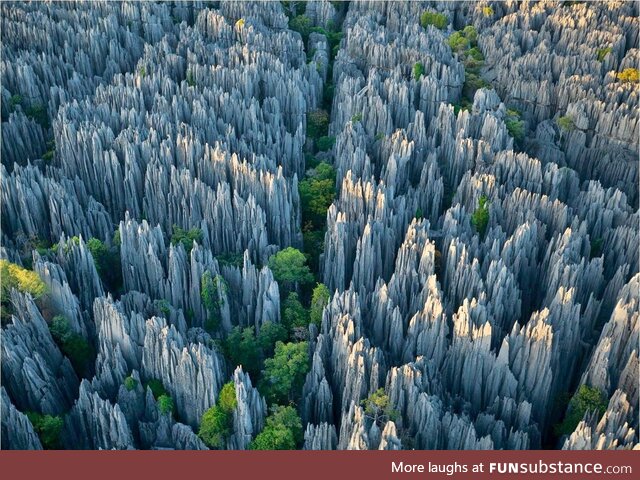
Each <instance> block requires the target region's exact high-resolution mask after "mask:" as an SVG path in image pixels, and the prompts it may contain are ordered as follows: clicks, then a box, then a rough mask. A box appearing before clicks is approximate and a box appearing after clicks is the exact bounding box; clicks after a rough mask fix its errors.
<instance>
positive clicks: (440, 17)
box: [420, 11, 449, 30]
mask: <svg viewBox="0 0 640 480" xmlns="http://www.w3.org/2000/svg"><path fill="white" fill-rule="evenodd" d="M448 24H449V19H448V18H447V16H446V15H444V14H442V13H437V12H429V11H426V12H423V13H422V15H420V26H421V27H422V28H427V26H429V25H433V26H434V27H436V28H439V29H440V30H444V29H445V28H447V25H448Z"/></svg>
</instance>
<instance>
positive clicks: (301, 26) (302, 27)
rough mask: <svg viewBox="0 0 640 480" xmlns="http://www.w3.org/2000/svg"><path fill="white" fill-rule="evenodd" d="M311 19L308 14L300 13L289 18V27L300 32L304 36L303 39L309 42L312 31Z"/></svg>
mask: <svg viewBox="0 0 640 480" xmlns="http://www.w3.org/2000/svg"><path fill="white" fill-rule="evenodd" d="M311 27H312V25H311V19H310V18H309V17H307V16H306V15H298V16H295V17H293V18H291V19H289V29H290V30H293V31H294V32H298V33H299V34H300V35H301V36H302V41H303V42H304V43H305V45H306V43H307V40H308V39H309V34H310V33H311Z"/></svg>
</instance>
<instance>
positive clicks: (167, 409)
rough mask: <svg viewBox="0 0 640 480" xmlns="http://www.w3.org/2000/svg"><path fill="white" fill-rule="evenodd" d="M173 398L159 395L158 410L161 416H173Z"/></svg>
mask: <svg viewBox="0 0 640 480" xmlns="http://www.w3.org/2000/svg"><path fill="white" fill-rule="evenodd" d="M173 409H174V405H173V398H171V397H170V396H169V395H160V396H159V397H158V410H160V413H161V414H162V415H173Z"/></svg>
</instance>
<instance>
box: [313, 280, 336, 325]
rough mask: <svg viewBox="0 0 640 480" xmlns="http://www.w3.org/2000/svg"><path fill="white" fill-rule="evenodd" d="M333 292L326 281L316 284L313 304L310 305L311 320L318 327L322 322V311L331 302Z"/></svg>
mask: <svg viewBox="0 0 640 480" xmlns="http://www.w3.org/2000/svg"><path fill="white" fill-rule="evenodd" d="M330 297H331V293H330V292H329V289H328V288H327V286H326V285H325V284H324V283H318V284H316V287H315V288H314V289H313V293H312V294H311V305H310V307H309V320H310V321H311V323H314V324H316V325H317V326H318V327H320V325H321V324H322V311H323V310H324V307H325V305H327V303H329V298H330Z"/></svg>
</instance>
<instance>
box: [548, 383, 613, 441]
mask: <svg viewBox="0 0 640 480" xmlns="http://www.w3.org/2000/svg"><path fill="white" fill-rule="evenodd" d="M607 403H608V402H607V397H606V395H605V394H604V392H602V391H600V390H599V389H597V388H594V387H590V386H588V385H580V388H578V391H577V392H576V393H575V395H574V396H573V398H572V399H571V401H570V402H569V408H568V409H567V415H566V416H565V418H564V421H563V422H562V423H561V424H560V425H557V426H556V427H555V431H556V434H557V435H570V434H571V433H572V432H573V431H574V430H575V429H576V427H577V426H578V423H580V421H581V420H582V419H583V417H584V415H585V413H587V412H598V418H600V417H601V416H602V415H603V414H604V412H605V411H606V409H607Z"/></svg>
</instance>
